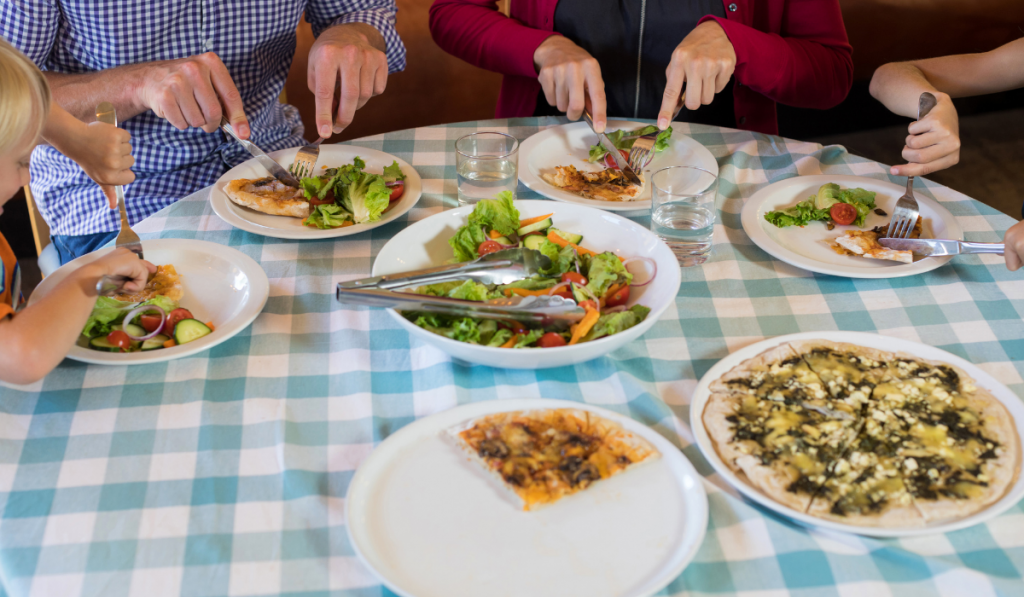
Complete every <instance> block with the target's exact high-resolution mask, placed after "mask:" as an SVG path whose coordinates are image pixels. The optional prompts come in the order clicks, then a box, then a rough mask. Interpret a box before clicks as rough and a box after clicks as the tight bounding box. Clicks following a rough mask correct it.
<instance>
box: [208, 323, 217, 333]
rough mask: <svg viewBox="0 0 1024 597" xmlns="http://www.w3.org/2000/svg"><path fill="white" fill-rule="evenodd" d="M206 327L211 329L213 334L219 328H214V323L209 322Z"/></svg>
mask: <svg viewBox="0 0 1024 597" xmlns="http://www.w3.org/2000/svg"><path fill="white" fill-rule="evenodd" d="M206 327H208V328H210V331H211V332H216V331H217V328H215V327H213V322H212V321H207V322H206Z"/></svg>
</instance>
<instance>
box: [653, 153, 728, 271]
mask: <svg viewBox="0 0 1024 597" xmlns="http://www.w3.org/2000/svg"><path fill="white" fill-rule="evenodd" d="M651 184H652V185H653V190H652V192H651V231H652V232H654V233H655V234H657V235H658V236H659V237H660V238H661V239H662V240H663V241H665V243H666V244H667V245H668V246H669V248H670V249H672V252H673V253H675V255H676V258H677V259H678V260H679V264H680V265H682V266H683V267H689V266H691V265H700V264H702V263H704V262H705V261H707V259H708V256H709V255H710V254H711V244H712V237H713V235H714V230H715V220H716V219H717V214H718V208H717V205H716V202H717V197H718V177H717V176H715V175H714V174H712V173H711V172H708V171H707V170H705V169H703V168H697V167H694V166H672V167H669V168H664V169H661V170H658V171H657V172H655V173H654V176H652V177H651Z"/></svg>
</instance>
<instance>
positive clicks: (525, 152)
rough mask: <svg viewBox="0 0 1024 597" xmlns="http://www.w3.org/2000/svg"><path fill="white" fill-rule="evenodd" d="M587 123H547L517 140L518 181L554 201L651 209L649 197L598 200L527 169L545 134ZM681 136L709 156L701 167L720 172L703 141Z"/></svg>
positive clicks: (620, 124) (627, 123)
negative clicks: (710, 167)
mask: <svg viewBox="0 0 1024 597" xmlns="http://www.w3.org/2000/svg"><path fill="white" fill-rule="evenodd" d="M613 122H614V123H617V124H616V125H615V126H616V127H617V128H626V127H640V126H647V125H648V124H651V123H645V122H640V121H636V120H628V119H620V118H611V119H609V120H608V124H609V125H611V123H613ZM680 124H689V123H685V122H673V123H672V126H677V125H680ZM586 126H588V125H587V124H586V123H585V122H582V121H579V122H569V123H566V124H559V125H556V126H552V127H548V128H546V129H543V130H539V131H537V132H536V133H534V134H532V135H530V136H529V137H527V138H526V139H524V140H523V141H522V142H521V143H520V144H519V157H520V164H519V181H520V182H521V183H523V185H524V186H525V187H526V188H528V189H530V190H531V191H533V192H535V193H537V194H539V195H541V196H543V197H547V198H548V199H553V200H555V201H561V202H563V203H575V204H577V205H582V206H584V207H593V208H594V209H601V210H604V211H650V209H651V201H650V199H648V200H646V201H635V202H633V201H630V202H628V203H626V202H614V201H597V200H594V199H586V198H584V197H580V196H578V195H574V194H572V193H569V192H567V191H560V190H557V189H555V188H554V187H552V186H551V185H550V184H548V183H547V181H545V180H544V179H542V178H540V177H538V176H535V175H534V174H533V172H531V171H530V169H529V154H530V153H531V152H532V151H534V150H535V148H536V146H537V145H539V144H540V143H542V142H543V141H544V137H546V136H550V135H553V134H555V131H557V130H558V129H560V128H569V127H576V128H583V127H586ZM673 137H675V134H673ZM680 139H681V142H682V143H684V144H686V145H691V146H694V151H695V153H698V154H700V153H703V154H706V155H704V156H703V157H704V158H705V159H706V158H710V161H709V162H708V163H706V164H705V163H701V164H698V166H700V167H701V168H705V169H708V168H709V166H710V165H711V164H714V170H713V173H714V175H715V176H719V166H718V160H717V159H716V158H715V155H714V154H713V153H711V150H709V149H708V148H707V147H705V146H704V145H703V144H702V143H700V142H699V141H697V140H696V139H694V138H693V137H692V136H691V135H687V134H682V133H680ZM523 160H526V161H525V162H523ZM524 165H525V166H526V167H525V168H524Z"/></svg>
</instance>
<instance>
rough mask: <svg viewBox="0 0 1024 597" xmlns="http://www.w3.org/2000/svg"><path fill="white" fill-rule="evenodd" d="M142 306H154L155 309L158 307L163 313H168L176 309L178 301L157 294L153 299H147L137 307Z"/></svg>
mask: <svg viewBox="0 0 1024 597" xmlns="http://www.w3.org/2000/svg"><path fill="white" fill-rule="evenodd" d="M143 305H154V306H156V307H160V308H161V309H163V310H164V313H170V312H171V311H173V310H175V309H177V308H178V301H176V300H173V299H169V298H167V297H166V296H164V295H162V294H158V295H156V296H154V297H153V298H151V299H149V300H148V301H146V302H144V303H141V304H140V305H139V306H140V307H141V306H143Z"/></svg>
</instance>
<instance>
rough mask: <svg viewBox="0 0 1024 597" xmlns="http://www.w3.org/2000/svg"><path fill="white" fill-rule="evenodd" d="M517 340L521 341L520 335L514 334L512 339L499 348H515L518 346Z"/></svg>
mask: <svg viewBox="0 0 1024 597" xmlns="http://www.w3.org/2000/svg"><path fill="white" fill-rule="evenodd" d="M517 340H519V334H512V337H511V338H509V341H508V342H506V343H504V344H502V345H501V346H499V347H498V348H512V347H513V346H515V345H516V341H517Z"/></svg>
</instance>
